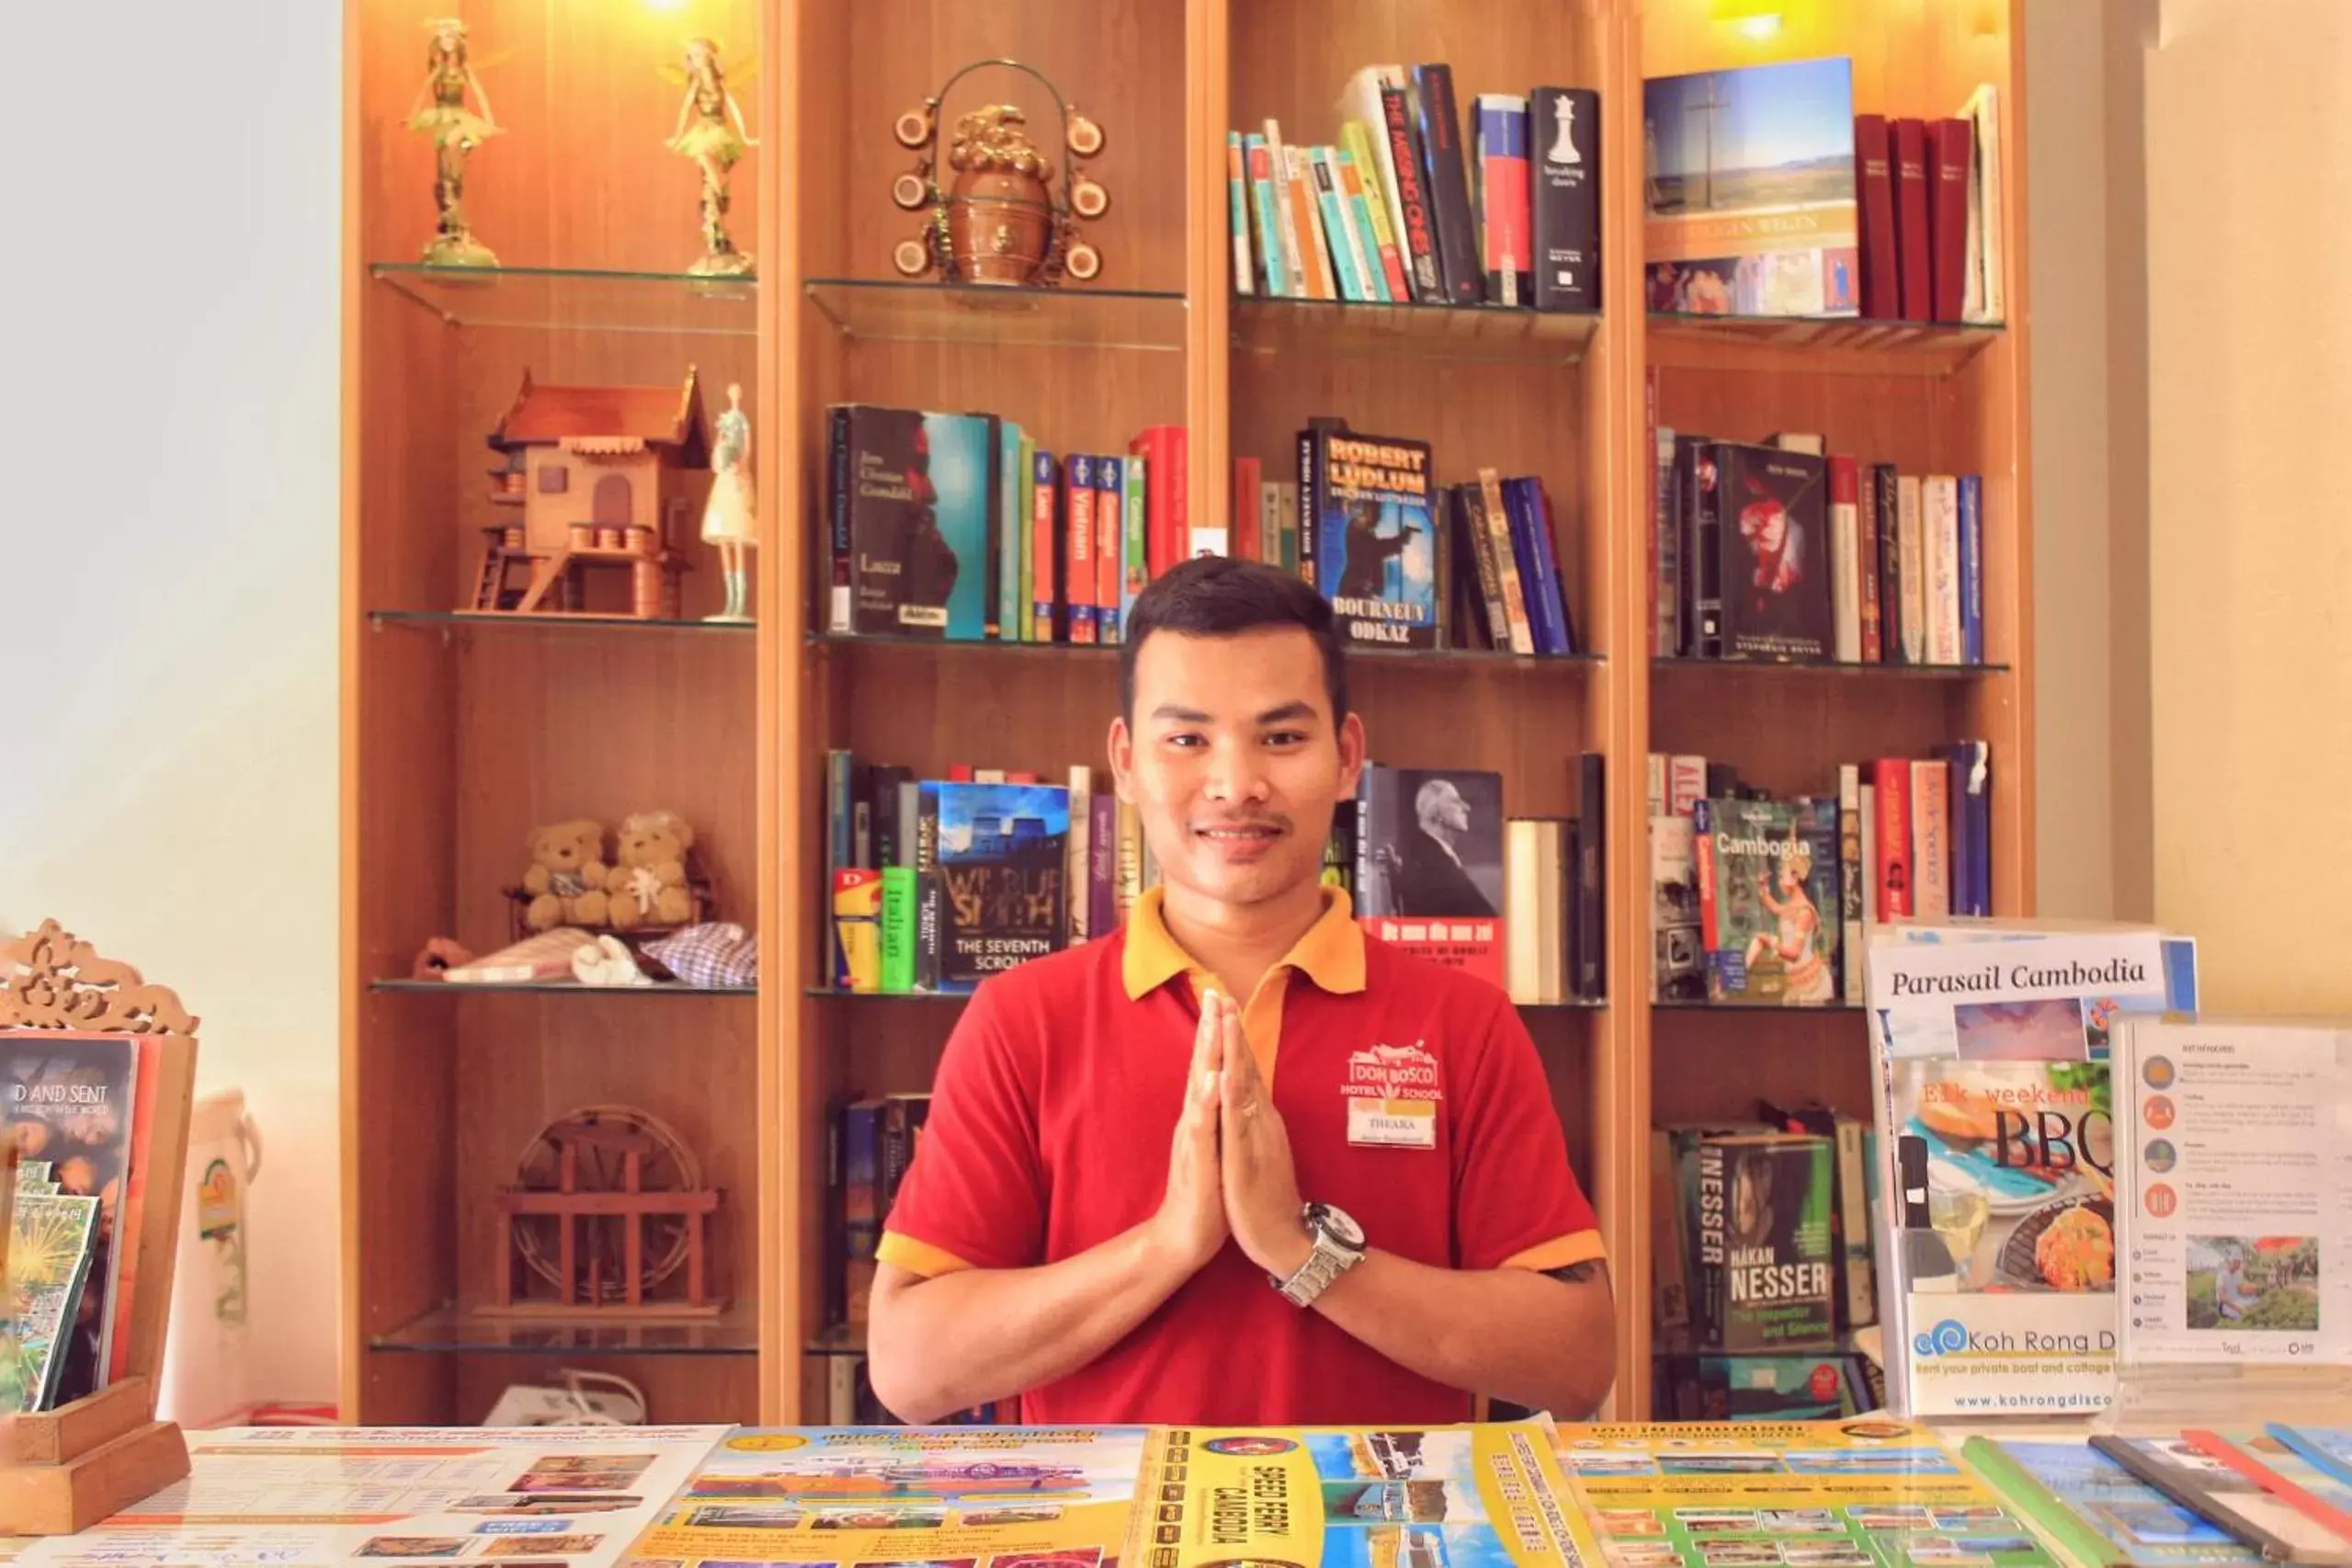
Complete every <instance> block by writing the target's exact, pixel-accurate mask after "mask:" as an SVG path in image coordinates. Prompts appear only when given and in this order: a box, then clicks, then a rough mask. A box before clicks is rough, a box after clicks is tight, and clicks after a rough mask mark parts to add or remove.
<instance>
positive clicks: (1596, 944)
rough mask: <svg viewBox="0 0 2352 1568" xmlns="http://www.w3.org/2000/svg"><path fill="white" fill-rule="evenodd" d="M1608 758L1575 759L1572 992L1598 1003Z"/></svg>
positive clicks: (1604, 979) (1602, 992) (1604, 946)
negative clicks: (1574, 881)
mask: <svg viewBox="0 0 2352 1568" xmlns="http://www.w3.org/2000/svg"><path fill="white" fill-rule="evenodd" d="M1607 767H1608V759H1607V758H1605V757H1603V756H1601V755H1600V754H1599V753H1598V752H1589V751H1588V752H1585V753H1583V754H1582V755H1580V756H1578V757H1577V758H1576V815H1575V818H1574V822H1573V824H1571V826H1572V831H1573V832H1574V834H1575V835H1576V858H1575V874H1576V890H1575V898H1576V905H1575V921H1574V927H1573V936H1574V949H1573V952H1574V960H1575V969H1574V981H1573V983H1574V989H1575V994H1577V995H1578V996H1580V997H1583V998H1584V999H1585V1000H1586V1001H1590V1002H1597V1001H1600V1000H1602V999H1603V998H1605V997H1606V996H1608V849H1607V846H1608V831H1607V830H1608V779H1607V776H1606V772H1605V770H1606V768H1607Z"/></svg>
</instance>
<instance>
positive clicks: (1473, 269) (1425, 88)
mask: <svg viewBox="0 0 2352 1568" xmlns="http://www.w3.org/2000/svg"><path fill="white" fill-rule="evenodd" d="M1413 84H1414V91H1415V97H1416V98H1417V99H1418V101H1419V106H1420V114H1419V117H1418V118H1419V119H1420V122H1421V144H1422V148H1423V152H1424V154H1425V156H1426V159H1427V166H1428V174H1429V191H1430V201H1431V207H1432V210H1433V212H1434V213H1435V219H1436V227H1437V258H1438V263H1439V269H1440V271H1441V272H1442V273H1443V274H1444V277H1445V279H1446V299H1447V301H1449V303H1452V304H1457V305H1474V304H1476V303H1478V300H1479V295H1480V293H1481V291H1482V290H1481V287H1480V285H1481V281H1482V278H1481V274H1480V269H1479V265H1478V237H1477V231H1476V230H1475V229H1473V228H1472V227H1471V218H1470V176H1469V174H1468V172H1467V171H1466V170H1465V169H1464V167H1463V165H1462V148H1461V111H1460V108H1458V107H1456V105H1455V102H1454V72H1453V67H1452V66H1450V65H1445V64H1434V65H1416V66H1415V67H1414V68H1413Z"/></svg>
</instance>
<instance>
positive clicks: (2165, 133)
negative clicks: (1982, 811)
mask: <svg viewBox="0 0 2352 1568" xmlns="http://www.w3.org/2000/svg"><path fill="white" fill-rule="evenodd" d="M2347 82H2352V6H2347V5H2346V4H2344V3H2343V0H2262V3H2261V4H2259V5H2250V4H2247V3H2246V0H2164V6H2163V29H2162V34H2161V38H2160V40H2159V43H2158V47H2157V48H2156V50H2155V51H2154V52H2153V54H2152V55H2151V56H2150V57H2149V61H2148V76H2147V122H2148V140H2147V167H2148V233H2149V234H2150V235H2151V236H2152V240H2153V243H2152V244H2151V245H2150V247H2149V253H2148V288H2149V305H2150V309H2149V322H2150V340H2149V342H2150V358H2149V366H2150V377H2149V385H2150V393H2151V395H2150V415H2149V433H2150V451H2151V454H2152V458H2153V465H2152V470H2151V484H2150V493H2151V495H2152V506H2151V511H2150V517H2151V528H2150V557H2151V589H2152V591H2151V596H2150V607H2151V617H2152V623H2153V637H2152V639H2151V642H2152V647H2153V660H2152V675H2153V687H2152V689H2153V711H2154V742H2153V756H2154V768H2153V784H2154V808H2155V843H2156V846H2157V849H2156V855H2155V904H2156V914H2157V916H2158V917H2159V918H2160V919H2162V920H2164V921H2165V922H2166V923H2167V924H2170V925H2175V926H2179V927H2180V928H2182V929H2184V930H2187V931H2191V932H2194V933H2195V934H2196V935H2197V937H2198V939H2199V967H2200V970H2201V971H2202V978H2203V981H2204V986H2205V991H2206V994H2207V995H2208V996H2209V997H2210V999H2211V1000H2212V1002H2213V1003H2214V1005H2215V1006H2220V1007H2223V1008H2244V1009H2257V1008H2258V1009H2260V1010H2263V1011H2270V1012H2276V1011H2292V1010H2299V1009H2312V1010H2317V1009H2330V1010H2346V1009H2352V969H2347V968H2346V966H2345V965H2344V964H2343V963H2341V962H2340V961H2336V960H2335V951H2334V944H2333V942H2332V940H2331V938H2332V937H2333V936H2334V935H2335V930H2336V924H2337V920H2336V909H2335V904H2336V900H2337V899H2338V898H2340V897H2341V896H2342V889H2343V887H2344V885H2345V883H2346V881H2347V879H2352V839H2347V838H2346V835H2345V834H2344V833H2343V832H2342V831H2341V830H2340V829H2339V828H2338V827H2337V826H2336V825H2335V812H2336V810H2337V809H2339V808H2338V801H2339V800H2340V798H2341V796H2342V793H2343V779H2344V777H2345V774H2346V769H2347V768H2352V724H2347V723H2346V718H2345V715H2346V712H2347V711H2352V653H2347V652H2346V639H2345V617H2346V612H2345V591H2346V585H2347V584H2352V528H2346V524H2345V511H2344V503H2343V486H2342V483H2340V480H2339V477H2338V471H2339V470H2340V469H2341V466H2342V463H2341V457H2340V454H2341V451H2342V448H2343V432H2344V430H2345V427H2346V424H2347V422H2348V421H2352V307H2347V306H2346V301H2345V296H2344V292H2343V290H2340V289H2335V288H2332V287H2329V286H2327V285H2326V284H2325V283H2324V281H2319V280H2321V279H2324V278H2326V277H2327V276H2328V269H2327V268H2326V267H2324V266H2323V265H2321V262H2320V258H2323V257H2332V256H2340V255H2342V254H2343V253H2344V252H2345V250H2346V247H2347V246H2352V119H2346V116H2345V114H2344V108H2343V99H2344V87H2345V84H2346V83H2347Z"/></svg>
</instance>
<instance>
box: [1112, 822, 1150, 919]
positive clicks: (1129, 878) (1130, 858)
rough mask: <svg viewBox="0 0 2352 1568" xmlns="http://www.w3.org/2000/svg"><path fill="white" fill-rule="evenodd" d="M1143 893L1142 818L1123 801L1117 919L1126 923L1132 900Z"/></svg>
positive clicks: (1131, 907) (1132, 904)
mask: <svg viewBox="0 0 2352 1568" xmlns="http://www.w3.org/2000/svg"><path fill="white" fill-rule="evenodd" d="M1142 896H1143V819H1142V818H1141V817H1140V816H1138V815H1136V812H1135V808H1134V807H1133V806H1132V805H1131V804H1129V803H1128V802H1127V801H1119V886H1118V890H1117V894H1116V900H1115V902H1116V903H1117V906H1118V913H1119V924H1120V925H1121V926H1124V925H1126V924H1127V916H1128V915H1129V913H1130V912H1131V911H1132V910H1133V909H1134V907H1135V901H1136V900H1137V899H1139V898H1141V897H1142Z"/></svg>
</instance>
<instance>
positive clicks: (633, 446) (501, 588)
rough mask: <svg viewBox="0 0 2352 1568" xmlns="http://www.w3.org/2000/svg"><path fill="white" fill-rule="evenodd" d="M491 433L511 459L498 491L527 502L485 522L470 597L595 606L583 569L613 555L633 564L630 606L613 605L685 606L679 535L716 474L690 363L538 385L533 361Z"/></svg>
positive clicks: (504, 502)
mask: <svg viewBox="0 0 2352 1568" xmlns="http://www.w3.org/2000/svg"><path fill="white" fill-rule="evenodd" d="M489 439H490V446H491V449H493V450H494V451H498V452H501V453H504V454H505V455H506V467H504V468H503V469H497V470H494V471H492V475H491V479H492V488H491V499H492V500H493V501H494V502H496V503H497V504H499V505H501V506H520V507H521V508H522V509H523V520H522V523H521V525H520V526H519V527H517V526H516V525H515V524H513V523H501V524H497V525H494V526H492V527H490V528H485V529H484V530H483V532H484V533H485V534H486V535H487V536H488V537H487V539H486V540H485V542H484V548H483V560H482V572H481V574H480V576H479V577H478V578H477V580H476V584H475V587H474V602H473V604H472V607H471V608H473V609H475V610H486V611H500V610H504V611H511V612H513V613H516V614H521V615H528V614H550V613H566V612H571V613H576V612H581V611H585V610H587V609H589V608H591V607H590V606H589V604H588V603H587V600H586V597H585V584H584V583H582V582H581V580H580V579H581V576H582V574H583V569H585V568H587V567H592V566H610V567H619V568H623V569H626V571H627V572H628V574H629V603H628V606H627V608H626V609H625V610H619V611H617V612H612V613H623V614H628V615H632V616H635V617H638V618H640V619H658V618H661V617H665V616H676V614H677V613H678V606H677V574H678V571H679V568H680V565H681V562H680V558H679V556H678V555H677V553H676V551H677V546H678V544H679V543H680V541H681V540H684V539H685V538H686V537H687V531H688V529H689V528H691V527H692V526H693V522H694V519H695V518H697V517H699V516H700V515H701V507H702V503H703V499H704V496H705V494H707V492H708V490H709V487H710V471H709V467H708V464H709V462H710V457H709V453H708V449H707V447H706V445H705V442H704V437H703V433H702V393H701V389H700V386H699V382H698V381H697V380H696V376H695V372H694V370H693V369H692V368H691V367H689V368H688V369H687V373H686V381H685V384H684V385H683V386H676V387H672V386H633V387H632V386H603V387H598V386H577V387H562V386H540V385H537V384H535V383H534V382H533V381H531V378H530V372H529V371H528V370H526V371H524V372H523V384H522V389H521V390H520V391H519V392H517V393H516V394H515V403H514V406H513V407H511V408H509V409H508V410H507V411H506V417H505V418H504V419H501V420H500V421H499V422H498V428H497V429H495V430H494V431H492V432H491V435H490V437H489ZM517 568H523V569H524V572H523V574H522V580H521V581H519V582H517V580H516V574H517Z"/></svg>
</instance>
